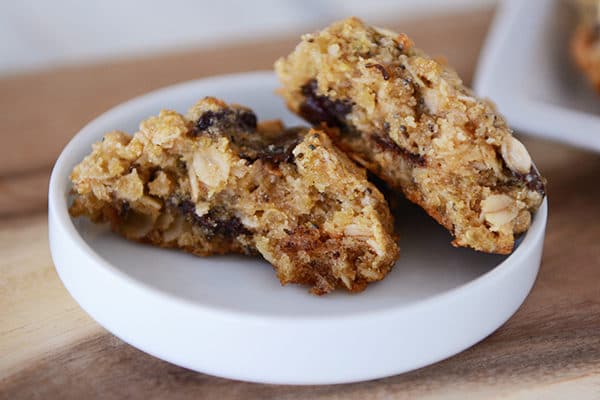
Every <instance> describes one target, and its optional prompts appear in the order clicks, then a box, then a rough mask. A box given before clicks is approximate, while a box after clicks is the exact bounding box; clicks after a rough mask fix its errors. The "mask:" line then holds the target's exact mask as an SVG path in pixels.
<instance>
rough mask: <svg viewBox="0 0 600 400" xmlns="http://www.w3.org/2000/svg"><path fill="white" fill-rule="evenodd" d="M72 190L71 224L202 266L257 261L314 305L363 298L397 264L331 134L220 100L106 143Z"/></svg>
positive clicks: (367, 186) (366, 190)
mask: <svg viewBox="0 0 600 400" xmlns="http://www.w3.org/2000/svg"><path fill="white" fill-rule="evenodd" d="M71 181H72V184H73V202H72V205H71V207H70V213H71V215H72V216H73V217H79V216H86V217H88V218H90V219H91V220H92V221H94V222H98V223H100V222H109V223H110V225H111V226H112V229H113V230H114V231H116V232H118V233H120V234H121V235H123V236H125V237H126V238H127V239H131V240H135V241H139V242H145V243H150V244H153V245H157V246H161V247H174V248H180V249H183V250H185V251H188V252H190V253H193V254H196V255H199V256H209V255H212V254H225V253H241V254H260V255H261V256H263V257H264V258H265V259H266V260H267V261H269V262H270V263H271V264H272V265H273V267H274V269H275V270H276V273H277V276H278V277H279V279H280V281H281V283H282V284H287V283H299V284H305V285H309V286H310V287H311V291H312V292H313V293H315V294H324V293H327V292H330V291H332V290H334V289H335V288H345V289H347V290H349V291H351V292H357V291H361V290H363V289H364V288H365V286H366V285H367V283H369V282H373V281H378V280H381V279H383V278H384V277H385V276H386V274H387V273H388V272H389V271H390V269H391V268H392V266H393V265H394V263H395V261H396V260H397V258H398V254H399V250H398V246H397V244H396V238H395V236H394V233H393V221H392V217H391V215H390V211H389V208H388V206H387V203H386V201H385V199H384V197H383V195H382V194H381V193H380V192H379V191H378V190H377V188H375V186H373V185H372V184H371V183H369V181H368V180H367V178H366V171H365V170H363V169H361V168H359V167H358V166H356V165H355V164H354V163H353V162H352V161H351V160H350V159H348V157H347V156H346V155H345V154H344V153H342V152H340V151H339V150H338V149H336V148H335V147H334V146H333V145H332V143H331V140H330V139H329V137H328V136H327V135H326V134H324V133H323V132H320V131H318V130H314V129H312V130H309V129H306V128H293V129H286V128H284V127H283V126H282V124H281V123H280V122H278V121H266V122H263V123H260V124H257V119H256V116H255V114H254V113H253V112H252V111H251V110H250V109H248V108H245V107H241V106H236V105H227V104H225V103H224V102H222V101H220V100H217V99H214V98H205V99H203V100H201V101H200V102H198V103H197V104H196V105H194V106H193V107H192V108H191V109H190V110H189V112H188V113H187V115H186V116H183V115H180V114H178V113H176V112H174V111H161V112H160V114H159V115H158V116H154V117H150V118H148V119H147V120H145V121H143V122H142V123H141V124H140V127H139V131H137V132H136V133H135V134H134V135H133V136H130V135H128V134H126V133H123V132H119V131H115V132H111V133H108V134H107V135H106V136H105V137H104V139H103V140H102V141H101V142H98V143H96V144H94V145H93V150H92V153H91V154H90V155H88V156H87V157H85V159H84V160H83V161H82V162H81V163H80V164H79V165H77V166H76V167H75V168H74V169H73V172H72V174H71ZM165 268H168V266H165Z"/></svg>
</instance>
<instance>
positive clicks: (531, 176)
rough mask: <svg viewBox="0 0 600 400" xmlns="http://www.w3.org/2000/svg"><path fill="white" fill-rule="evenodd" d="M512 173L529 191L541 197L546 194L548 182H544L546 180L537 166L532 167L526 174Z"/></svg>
mask: <svg viewBox="0 0 600 400" xmlns="http://www.w3.org/2000/svg"><path fill="white" fill-rule="evenodd" d="M507 169H508V168H507ZM510 171H511V173H512V174H513V176H514V177H515V178H516V179H517V180H518V181H519V182H521V183H523V184H525V186H527V189H529V190H531V191H534V192H538V193H539V194H541V195H544V194H545V193H546V182H544V179H543V178H542V176H541V175H540V172H539V171H538V170H537V168H536V167H535V165H532V166H531V169H530V170H529V172H528V173H526V174H520V173H518V172H514V171H512V170H510Z"/></svg>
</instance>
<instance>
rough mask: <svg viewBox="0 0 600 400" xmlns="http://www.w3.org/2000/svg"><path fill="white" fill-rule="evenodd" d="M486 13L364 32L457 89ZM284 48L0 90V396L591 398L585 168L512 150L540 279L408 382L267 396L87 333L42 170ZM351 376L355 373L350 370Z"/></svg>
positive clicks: (596, 387) (594, 182)
mask: <svg viewBox="0 0 600 400" xmlns="http://www.w3.org/2000/svg"><path fill="white" fill-rule="evenodd" d="M491 16H492V12H491V11H490V10H485V11H475V12H469V13H463V14H456V15H447V16H439V17H427V18H424V19H420V20H416V21H415V20H413V21H403V20H402V19H398V20H395V21H391V22H390V21H388V22H387V23H385V21H384V22H383V23H380V24H381V25H387V26H390V27H393V28H397V29H398V30H400V31H403V32H406V33H408V34H409V35H411V36H412V37H413V38H414V40H415V42H416V43H417V45H418V46H419V47H422V48H424V49H425V50H427V51H428V52H430V53H431V54H436V55H437V54H439V55H444V56H445V57H446V58H447V59H448V60H449V62H450V63H451V64H452V65H453V66H455V67H456V68H457V69H458V71H459V73H460V75H461V76H462V77H463V78H464V79H465V80H466V81H469V80H470V78H471V77H472V74H473V71H474V67H475V64H476V60H477V55H478V53H479V50H480V48H481V46H482V42H483V39H484V37H485V33H486V31H487V28H488V26H489V23H490V20H491ZM295 42H296V38H286V39H273V40H268V41H266V42H264V43H238V44H235V45H231V46H228V47H225V48H218V49H212V50H201V51H200V50H198V51H189V52H185V53H177V54H169V55H160V56H154V57H149V58H145V59H136V60H128V61H120V62H113V63H110V64H101V65H90V66H78V67H70V68H61V69H56V70H52V71H46V72H39V73H34V74H28V75H22V76H12V77H8V78H4V79H0V109H1V110H2V112H1V113H0V126H1V127H2V138H3V144H2V146H1V147H0V251H1V254H2V257H1V258H0V398H6V399H15V398H39V399H54V398H57V399H58V398H60V399H80V398H108V399H112V398H144V399H155V398H156V399H162V398H176V399H187V398H215V399H228V398H233V399H254V398H256V399H264V398H278V399H305V398H319V399H342V398H344V399H345V398H351V399H384V398H415V397H419V398H426V399H438V398H455V399H463V398H470V399H471V398H510V399H525V398H544V399H563V398H577V399H580V398H589V399H599V398H600V185H599V183H600V156H599V155H597V154H593V153H589V152H586V151H582V150H577V149H574V148H569V147H566V146H563V145H560V144H555V143H549V142H545V141H542V140H538V139H535V140H534V139H524V142H525V143H526V144H527V146H528V148H529V149H530V152H531V153H532V156H533V158H534V159H535V160H536V162H537V165H538V167H539V168H540V169H541V171H542V172H543V174H544V175H545V176H546V177H547V178H548V181H549V188H548V193H549V205H550V212H549V224H548V230H547V236H546V242H545V247H544V255H543V261H542V267H541V270H540V275H539V277H538V280H537V282H536V284H535V287H534V289H533V291H532V292H531V294H530V295H529V297H528V298H527V300H526V301H525V304H524V305H523V306H522V307H521V308H520V309H519V311H518V312H517V313H516V315H515V316H514V317H513V318H511V319H510V320H509V321H508V322H507V323H506V324H505V325H504V326H502V327H501V328H500V329H499V330H498V331H497V332H495V333H494V334H492V335H491V336H490V337H488V338H487V339H485V340H484V341H482V342H481V343H479V344H477V345H476V346H474V347H472V348H471V349H469V350H467V351H465V352H463V353H461V354H459V355H457V356H454V357H452V358H450V359H448V360H445V361H442V362H439V363H437V364H434V365H431V366H429V367H426V368H422V369H420V370H417V371H413V372H410V373H406V374H403V375H399V376H395V377H390V378H386V379H381V380H376V381H370V382H364V383H357V384H349V385H335V386H308V387H293V386H272V385H259V384H251V383H244V382H237V381H230V380H226V379H220V378H215V377H211V376H207V375H203V374H199V373H195V372H192V371H189V370H186V369H183V368H179V367H176V366H174V365H171V364H169V363H166V362H163V361H161V360H158V359H156V358H153V357H151V356H149V355H146V354H144V353H142V352H140V351H138V350H136V349H134V348H133V347H131V346H129V345H127V344H125V343H123V342H122V341H120V340H119V339H117V338H115V337H114V336H112V335H111V334H109V333H107V332H106V331H105V330H104V329H103V328H101V327H100V326H98V325H97V324H96V323H95V322H94V321H92V320H91V319H90V318H89V317H88V316H87V315H86V314H85V313H84V312H83V311H82V310H81V309H80V308H79V307H78V305H77V304H76V303H75V302H74V301H73V299H72V298H71V297H70V296H69V294H68V293H67V291H66V290H65V289H64V287H63V286H62V284H61V283H60V280H59V279H58V277H57V275H56V273H55V270H54V266H53V264H52V260H51V258H50V253H49V250H48V238H47V217H46V211H45V209H46V193H47V182H48V176H49V173H50V169H51V167H52V164H53V162H54V160H55V159H56V157H57V156H58V153H59V152H60V150H61V149H62V147H63V146H64V145H65V144H66V143H67V141H68V140H69V139H70V138H71V137H72V136H73V135H74V134H75V133H76V132H77V131H78V130H79V129H80V128H81V127H82V126H83V125H84V124H85V123H86V122H88V121H89V120H90V119H92V118H93V117H95V116H97V115H98V114H100V113H102V112H103V111H105V110H106V109H108V108H109V107H111V106H113V105H116V104H118V103H119V102H121V101H123V100H126V99H128V98H131V97H133V96H136V95H139V94H142V93H144V92H147V91H149V90H152V89H155V88H158V87H160V86H164V85H168V84H172V83H175V82H180V81H185V80H188V79H193V78H198V77H202V76H207V75H213V74H221V73H227V72H234V71H247V70H255V69H267V68H270V67H271V65H272V62H273V60H275V59H276V58H277V57H278V56H280V55H282V54H285V53H286V52H288V51H289V50H291V48H292V47H293V45H294V43H295ZM365 368H369V366H368V365H365Z"/></svg>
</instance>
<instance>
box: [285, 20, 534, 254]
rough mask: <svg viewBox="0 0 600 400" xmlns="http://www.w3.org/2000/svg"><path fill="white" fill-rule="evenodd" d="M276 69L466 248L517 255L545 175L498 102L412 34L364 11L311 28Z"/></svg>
mask: <svg viewBox="0 0 600 400" xmlns="http://www.w3.org/2000/svg"><path fill="white" fill-rule="evenodd" d="M275 69H276V71H277V73H278V75H279V77H280V80H281V82H282V85H283V88H282V89H281V91H280V92H281V94H282V95H283V97H284V98H285V100H286V102H287V104H288V106H289V108H290V109H292V110H293V111H295V112H296V113H298V114H299V115H301V116H303V117H304V118H305V119H307V120H308V121H309V122H311V123H313V124H315V125H318V126H327V127H328V128H327V132H328V133H329V134H330V135H331V137H332V138H333V139H334V140H335V142H336V144H337V145H338V146H339V147H340V148H342V149H343V150H344V151H346V152H347V153H348V154H349V156H350V157H351V158H353V159H354V160H355V161H356V162H358V163H359V164H361V165H363V166H365V167H366V168H368V169H369V170H371V171H372V172H373V173H374V174H376V175H377V176H379V177H380V178H382V179H384V180H386V181H387V182H388V183H389V184H391V185H392V186H394V187H396V188H398V189H401V190H402V191H403V192H404V194H405V195H406V197H408V198H409V199H410V200H411V201H413V202H415V203H417V204H419V205H420V206H422V207H423V208H424V209H425V210H426V211H427V212H428V213H429V214H430V215H431V216H432V217H433V218H435V219H436V220H437V221H438V222H439V223H441V224H442V225H444V226H445V227H446V228H447V229H448V230H450V231H451V232H452V233H453V235H454V237H455V239H454V241H453V244H454V245H456V246H468V247H472V248H474V249H477V250H481V251H485V252H492V253H501V254H507V253H510V252H511V251H512V249H513V246H514V238H515V235H517V234H520V233H522V232H524V231H526V230H527V229H528V227H529V223H530V220H531V214H532V213H533V212H535V210H536V209H537V208H538V207H539V205H540V204H541V201H542V199H543V196H544V180H543V178H541V177H540V175H539V173H538V172H537V170H536V169H535V166H534V165H533V163H532V161H531V157H530V156H529V154H528V153H527V150H526V149H525V147H524V146H523V145H522V144H521V143H520V142H519V141H518V140H516V139H515V138H514V137H513V136H512V131H511V130H510V129H509V128H508V126H507V125H506V123H505V121H504V119H503V118H502V117H501V116H500V115H498V113H497V112H496V111H495V109H494V107H493V105H492V104H490V103H488V102H486V101H483V100H481V99H478V98H476V97H475V96H474V95H473V93H472V92H471V91H470V90H469V89H468V88H466V87H465V86H464V85H463V84H462V82H461V80H460V78H459V77H458V76H457V75H456V73H455V72H454V71H453V70H452V69H450V68H448V67H447V66H445V65H443V64H441V63H439V62H437V61H435V60H433V59H432V58H430V57H428V56H427V55H425V54H424V53H423V52H421V51H420V50H418V49H416V48H414V47H413V44H412V42H411V40H410V39H409V38H408V37H406V35H403V34H396V33H394V32H390V31H387V30H385V29H380V28H374V27H369V26H367V25H365V24H364V23H363V22H362V21H360V20H359V19H357V18H350V19H347V20H344V21H340V22H336V23H334V24H332V25H331V26H330V27H328V28H326V29H324V30H322V31H320V32H316V33H314V34H308V35H304V36H303V37H302V41H301V43H300V44H298V46H297V47H296V49H295V50H294V52H292V53H291V54H290V55H288V56H287V57H284V58H282V59H280V60H278V61H277V62H276V64H275Z"/></svg>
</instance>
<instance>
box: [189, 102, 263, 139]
mask: <svg viewBox="0 0 600 400" xmlns="http://www.w3.org/2000/svg"><path fill="white" fill-rule="evenodd" d="M256 125H257V122H256V114H254V113H253V112H252V111H250V110H245V109H237V110H236V109H230V108H224V109H222V110H220V111H216V112H215V111H212V110H209V111H206V112H204V113H203V114H202V115H200V117H199V118H198V121H196V124H195V126H194V129H192V131H191V134H192V135H193V136H198V135H199V134H201V133H204V132H206V131H207V130H208V129H209V128H211V127H213V126H218V127H219V128H220V129H223V130H226V129H233V128H238V129H242V130H245V131H255V130H256Z"/></svg>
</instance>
